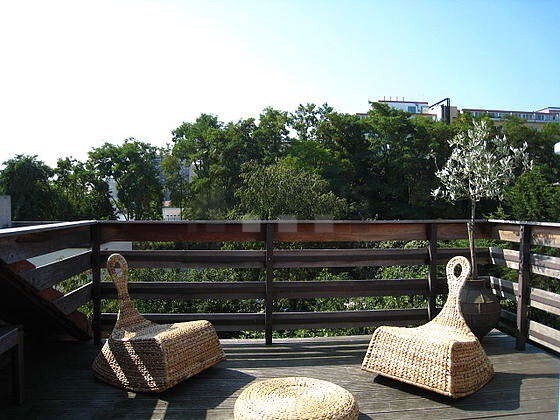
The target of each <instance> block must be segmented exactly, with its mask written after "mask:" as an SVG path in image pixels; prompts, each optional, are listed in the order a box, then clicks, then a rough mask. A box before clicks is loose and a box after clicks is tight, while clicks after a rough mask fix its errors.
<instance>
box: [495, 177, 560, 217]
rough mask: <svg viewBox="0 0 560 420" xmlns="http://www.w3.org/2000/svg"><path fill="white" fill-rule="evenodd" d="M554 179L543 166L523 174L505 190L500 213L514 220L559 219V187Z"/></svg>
mask: <svg viewBox="0 0 560 420" xmlns="http://www.w3.org/2000/svg"><path fill="white" fill-rule="evenodd" d="M555 181H557V180H556V179H554V178H553V176H552V174H551V173H550V171H549V170H548V168H547V167H544V166H536V167H534V168H533V169H532V170H531V171H529V172H527V173H525V174H523V175H522V176H520V177H519V178H518V179H517V181H516V182H515V184H514V185H512V186H511V187H510V188H508V189H507V190H506V193H505V197H504V201H503V208H502V212H501V213H502V215H503V216H504V217H507V216H509V217H511V218H513V219H514V220H553V221H557V220H560V187H559V186H558V185H555V184H554V182H555ZM506 215H507V216H506Z"/></svg>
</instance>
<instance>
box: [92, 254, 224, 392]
mask: <svg viewBox="0 0 560 420" xmlns="http://www.w3.org/2000/svg"><path fill="white" fill-rule="evenodd" d="M107 270H108V271H109V274H110V275H111V277H112V279H113V282H114V283H115V287H116V288H117V294H118V300H119V314H118V317H117V322H116V324H115V327H114V329H113V332H112V333H111V335H110V337H109V338H108V339H107V341H106V342H105V344H104V345H103V348H102V349H101V352H100V353H99V355H98V356H97V358H96V359H95V361H94V362H93V366H92V367H93V371H94V374H95V375H96V376H97V377H98V378H100V379H102V380H103V381H105V382H107V383H109V384H111V385H115V386H117V387H119V388H124V389H127V390H130V391H135V392H161V391H165V390H166V389H168V388H171V387H172V386H174V385H176V384H177V383H179V382H181V381H182V380H184V379H186V378H189V377H191V376H193V375H196V374H197V373H199V372H201V371H202V370H204V369H206V368H209V367H210V366H213V365H215V364H216V363H218V362H220V361H222V360H224V359H225V355H224V352H223V350H222V347H221V346H220V342H219V340H218V336H217V335H216V331H215V330H214V327H213V326H212V325H211V324H210V323H209V322H208V321H193V322H181V323H177V324H168V325H160V324H155V323H153V322H150V321H148V320H146V319H145V318H144V317H143V316H142V315H140V313H139V312H138V311H137V310H136V308H135V307H134V304H133V302H132V301H131V300H130V297H129V295H128V286H127V281H128V265H127V263H126V260H125V259H124V258H123V257H122V256H121V255H119V254H113V255H111V256H110V257H109V259H108V261H107Z"/></svg>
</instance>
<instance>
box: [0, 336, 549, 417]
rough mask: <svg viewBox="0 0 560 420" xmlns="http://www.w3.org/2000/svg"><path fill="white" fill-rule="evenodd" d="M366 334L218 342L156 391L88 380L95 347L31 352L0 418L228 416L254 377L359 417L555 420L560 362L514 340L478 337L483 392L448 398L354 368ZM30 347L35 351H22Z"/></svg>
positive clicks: (0, 394) (0, 398)
mask: <svg viewBox="0 0 560 420" xmlns="http://www.w3.org/2000/svg"><path fill="white" fill-rule="evenodd" d="M368 340H369V337H365V336H359V337H322V338H310V339H284V340H276V341H275V344H274V345H272V346H265V345H264V344H263V343H262V340H223V345H224V348H225V351H226V354H227V357H228V360H227V361H226V362H224V363H221V364H220V365H218V366H215V367H213V368H211V369H209V370H207V371H205V372H203V373H201V374H199V375H197V376H196V377H194V378H191V379H189V380H187V381H185V382H184V383H182V384H180V385H178V386H177V387H175V388H173V389H172V390H169V391H167V392H165V393H162V394H159V395H140V394H135V393H128V392H125V391H122V390H118V389H115V388H112V387H110V386H108V385H105V384H103V383H101V382H99V381H97V380H95V379H94V378H93V375H92V373H91V370H90V365H91V362H92V361H93V359H94V357H95V355H96V352H97V349H96V347H95V346H93V344H91V343H53V344H48V345H44V346H42V347H41V348H28V349H27V350H28V352H27V357H26V362H27V366H26V367H27V371H26V377H27V384H26V388H27V389H26V402H25V404H24V405H22V406H20V407H18V406H15V405H12V404H11V403H10V402H9V397H10V396H9V380H8V369H7V367H5V368H3V369H2V372H1V376H0V380H1V381H0V386H1V389H0V410H1V411H0V417H1V418H57V419H59V418H85V419H87V418H130V419H136V420H139V419H150V418H166V419H171V418H231V417H232V414H233V405H234V403H235V398H236V397H237V396H238V395H239V393H240V392H241V390H242V389H243V388H244V387H246V386H247V385H248V384H249V383H251V382H252V381H254V380H256V379H263V378H271V377H281V376H309V377H313V378H318V379H324V380H328V381H331V382H334V383H336V384H338V385H341V386H343V387H344V388H346V389H348V390H349V391H350V392H352V393H353V394H354V396H356V398H357V399H358V403H359V406H360V411H361V412H362V415H361V417H360V418H364V419H366V418H370V417H372V418H373V417H375V418H390V419H406V418H414V419H419V418H475V417H479V418H482V417H501V416H504V417H505V416H507V417H508V418H511V416H520V417H523V418H528V417H529V418H539V419H547V418H551V419H552V418H553V419H556V418H558V396H559V373H560V360H559V359H558V358H556V357H555V356H552V355H551V354H548V353H546V352H543V351H541V350H539V349H537V348H535V347H532V346H528V348H527V351H525V352H517V351H515V350H514V340H513V338H511V337H509V336H506V335H503V334H501V333H497V332H495V333H493V334H491V335H490V336H488V337H487V338H486V339H485V340H484V343H483V344H484V347H485V349H486V351H487V353H488V355H489V356H490V358H491V359H492V362H493V364H494V370H495V371H496V375H495V377H494V379H493V380H492V381H491V382H490V383H489V384H488V385H487V386H486V387H485V388H483V389H482V390H481V391H479V392H478V393H476V394H474V395H471V396H469V397H466V398H462V399H459V400H451V399H448V398H445V397H442V396H439V395H437V394H433V393H430V392H428V391H423V390H420V389H418V388H415V387H413V386H409V385H405V384H401V383H399V382H396V381H393V380H389V379H386V378H381V377H377V378H376V377H375V376H374V375H372V374H370V373H367V372H364V371H362V370H360V364H361V361H362V357H363V355H364V353H365V350H366V347H367V344H368ZM28 347H32V346H28Z"/></svg>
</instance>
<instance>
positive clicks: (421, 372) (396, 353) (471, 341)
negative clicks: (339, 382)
mask: <svg viewBox="0 0 560 420" xmlns="http://www.w3.org/2000/svg"><path fill="white" fill-rule="evenodd" d="M457 265H460V266H461V269H462V271H461V274H460V275H459V276H456V275H455V269H456V266H457ZM469 274H470V263H469V261H468V260H467V259H466V258H465V257H454V258H452V259H451V260H450V261H449V263H448V264H447V282H448V284H449V295H448V298H447V301H446V303H445V305H444V306H443V308H442V310H441V312H440V313H439V314H438V315H437V316H436V317H435V318H434V319H433V320H431V321H430V322H428V323H427V324H425V325H422V326H420V327H417V328H402V327H387V326H383V327H379V328H378V329H377V330H375V332H374V333H373V337H372V338H371V342H370V344H369V348H368V350H367V353H366V356H365V358H364V361H363V363H362V369H364V370H367V371H370V372H374V373H378V374H380V375H383V376H387V377H389V378H393V379H397V380H399V381H402V382H406V383H409V384H412V385H416V386H419V387H422V388H426V389H429V390H431V391H435V392H438V393H440V394H443V395H447V396H449V397H452V398H459V397H464V396H466V395H469V394H472V393H474V392H476V391H477V390H478V389H480V388H482V387H483V386H484V385H485V384H486V383H487V382H488V381H489V380H490V379H491V378H492V376H493V375H494V371H493V369H492V364H491V363H490V361H489V360H488V357H487V356H486V353H485V352H484V349H483V348H482V346H481V345H480V342H479V341H478V339H477V338H476V336H475V335H474V334H473V333H472V332H471V330H470V329H469V327H468V326H467V323H466V322H465V319H464V318H463V315H462V314H461V308H460V304H459V292H460V291H461V288H462V287H463V284H464V283H465V281H466V279H467V277H468V276H469Z"/></svg>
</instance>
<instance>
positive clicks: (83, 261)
mask: <svg viewBox="0 0 560 420" xmlns="http://www.w3.org/2000/svg"><path fill="white" fill-rule="evenodd" d="M90 269H91V251H89V250H88V251H84V252H82V253H81V254H78V255H74V256H71V257H68V258H64V259H61V260H57V261H54V262H52V263H50V264H47V265H43V266H40V267H37V268H35V269H32V270H27V271H23V272H21V273H20V275H21V276H22V277H23V278H24V279H25V280H26V281H27V282H28V283H29V284H31V285H32V286H33V287H34V288H35V289H37V290H44V289H46V288H48V287H51V286H54V285H55V284H58V283H60V282H61V281H63V280H66V279H67V278H69V277H72V276H75V275H78V274H80V273H83V272H84V271H87V270H90Z"/></svg>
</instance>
